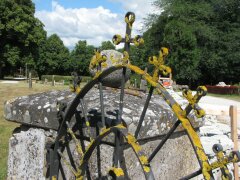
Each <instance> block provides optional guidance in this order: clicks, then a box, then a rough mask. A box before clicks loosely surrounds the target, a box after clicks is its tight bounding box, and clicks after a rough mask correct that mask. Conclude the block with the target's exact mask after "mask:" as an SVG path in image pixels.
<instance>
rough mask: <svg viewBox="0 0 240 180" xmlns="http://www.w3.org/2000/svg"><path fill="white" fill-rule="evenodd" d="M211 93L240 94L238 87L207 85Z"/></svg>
mask: <svg viewBox="0 0 240 180" xmlns="http://www.w3.org/2000/svg"><path fill="white" fill-rule="evenodd" d="M206 87H207V89H208V92H209V93H214V94H239V87H237V86H210V85H206Z"/></svg>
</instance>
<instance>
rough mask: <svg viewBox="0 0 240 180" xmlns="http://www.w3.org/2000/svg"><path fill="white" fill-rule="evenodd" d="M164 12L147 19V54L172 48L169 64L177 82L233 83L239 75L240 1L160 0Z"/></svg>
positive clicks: (145, 34)
mask: <svg viewBox="0 0 240 180" xmlns="http://www.w3.org/2000/svg"><path fill="white" fill-rule="evenodd" d="M155 5H156V7H158V8H159V9H163V12H162V13H161V14H160V15H158V16H156V15H155V16H151V17H154V18H150V19H149V20H148V24H150V25H151V26H150V28H149V29H148V30H147V31H146V32H145V33H144V37H145V42H146V47H145V48H146V49H148V51H147V52H148V54H149V55H150V54H152V53H156V51H157V50H158V49H159V48H160V46H167V47H168V48H170V52H171V53H170V56H169V57H168V64H169V65H170V66H171V67H172V69H173V75H174V78H175V80H176V81H177V82H178V83H184V84H189V85H197V84H215V83H217V82H219V81H225V82H227V83H231V82H232V83H233V82H238V81H239V78H238V77H239V76H240V54H239V52H240V33H239V32H240V11H239V8H240V1H238V0H229V1H226V0H211V1H206V0H201V1H195V0H157V1H156V2H155Z"/></svg>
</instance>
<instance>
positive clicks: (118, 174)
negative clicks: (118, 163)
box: [109, 167, 124, 177]
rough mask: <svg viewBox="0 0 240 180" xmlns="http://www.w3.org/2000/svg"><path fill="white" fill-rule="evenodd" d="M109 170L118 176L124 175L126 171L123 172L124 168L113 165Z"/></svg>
mask: <svg viewBox="0 0 240 180" xmlns="http://www.w3.org/2000/svg"><path fill="white" fill-rule="evenodd" d="M109 171H112V172H113V173H114V174H115V176H116V177H120V176H124V172H123V170H122V168H116V167H112V168H110V170H109Z"/></svg>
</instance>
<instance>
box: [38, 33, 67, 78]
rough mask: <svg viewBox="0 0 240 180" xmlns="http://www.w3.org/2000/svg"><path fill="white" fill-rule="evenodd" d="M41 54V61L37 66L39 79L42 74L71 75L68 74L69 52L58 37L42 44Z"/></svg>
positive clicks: (39, 60)
mask: <svg viewBox="0 0 240 180" xmlns="http://www.w3.org/2000/svg"><path fill="white" fill-rule="evenodd" d="M39 52H40V53H39V59H38V61H37V62H36V66H35V68H36V70H37V72H38V75H39V77H41V75H42V74H63V75H66V74H69V73H68V72H67V71H68V67H67V64H68V61H69V50H68V48H66V47H65V46H64V44H63V41H62V40H61V39H60V38H59V37H58V35H56V34H53V35H51V36H49V37H48V38H47V39H46V41H44V42H43V43H42V44H41V46H40V49H39Z"/></svg>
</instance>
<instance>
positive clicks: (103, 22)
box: [33, 0, 155, 49]
mask: <svg viewBox="0 0 240 180" xmlns="http://www.w3.org/2000/svg"><path fill="white" fill-rule="evenodd" d="M153 1H154V0H128V1H124V0H44V1H43V0H33V2H34V3H35V7H36V12H35V16H36V17H37V18H39V19H40V20H41V21H42V22H43V24H44V25H45V27H44V28H45V30H46V31H47V34H48V36H50V35H51V34H54V33H55V34H57V35H58V36H59V37H60V38H61V39H62V41H63V42H64V44H65V46H67V47H69V48H70V49H72V48H73V47H74V46H75V44H76V43H77V42H78V41H79V40H87V43H88V44H90V45H94V46H99V45H101V42H102V41H106V40H111V39H112V37H113V35H115V34H122V35H124V33H125V22H124V15H125V13H127V12H128V11H132V12H134V13H135V14H136V21H135V23H134V27H133V35H137V34H139V33H140V31H141V30H142V27H144V24H143V21H144V20H143V19H144V18H146V17H147V15H148V14H149V13H152V12H154V10H155V9H154V7H153V6H152V2H153Z"/></svg>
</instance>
